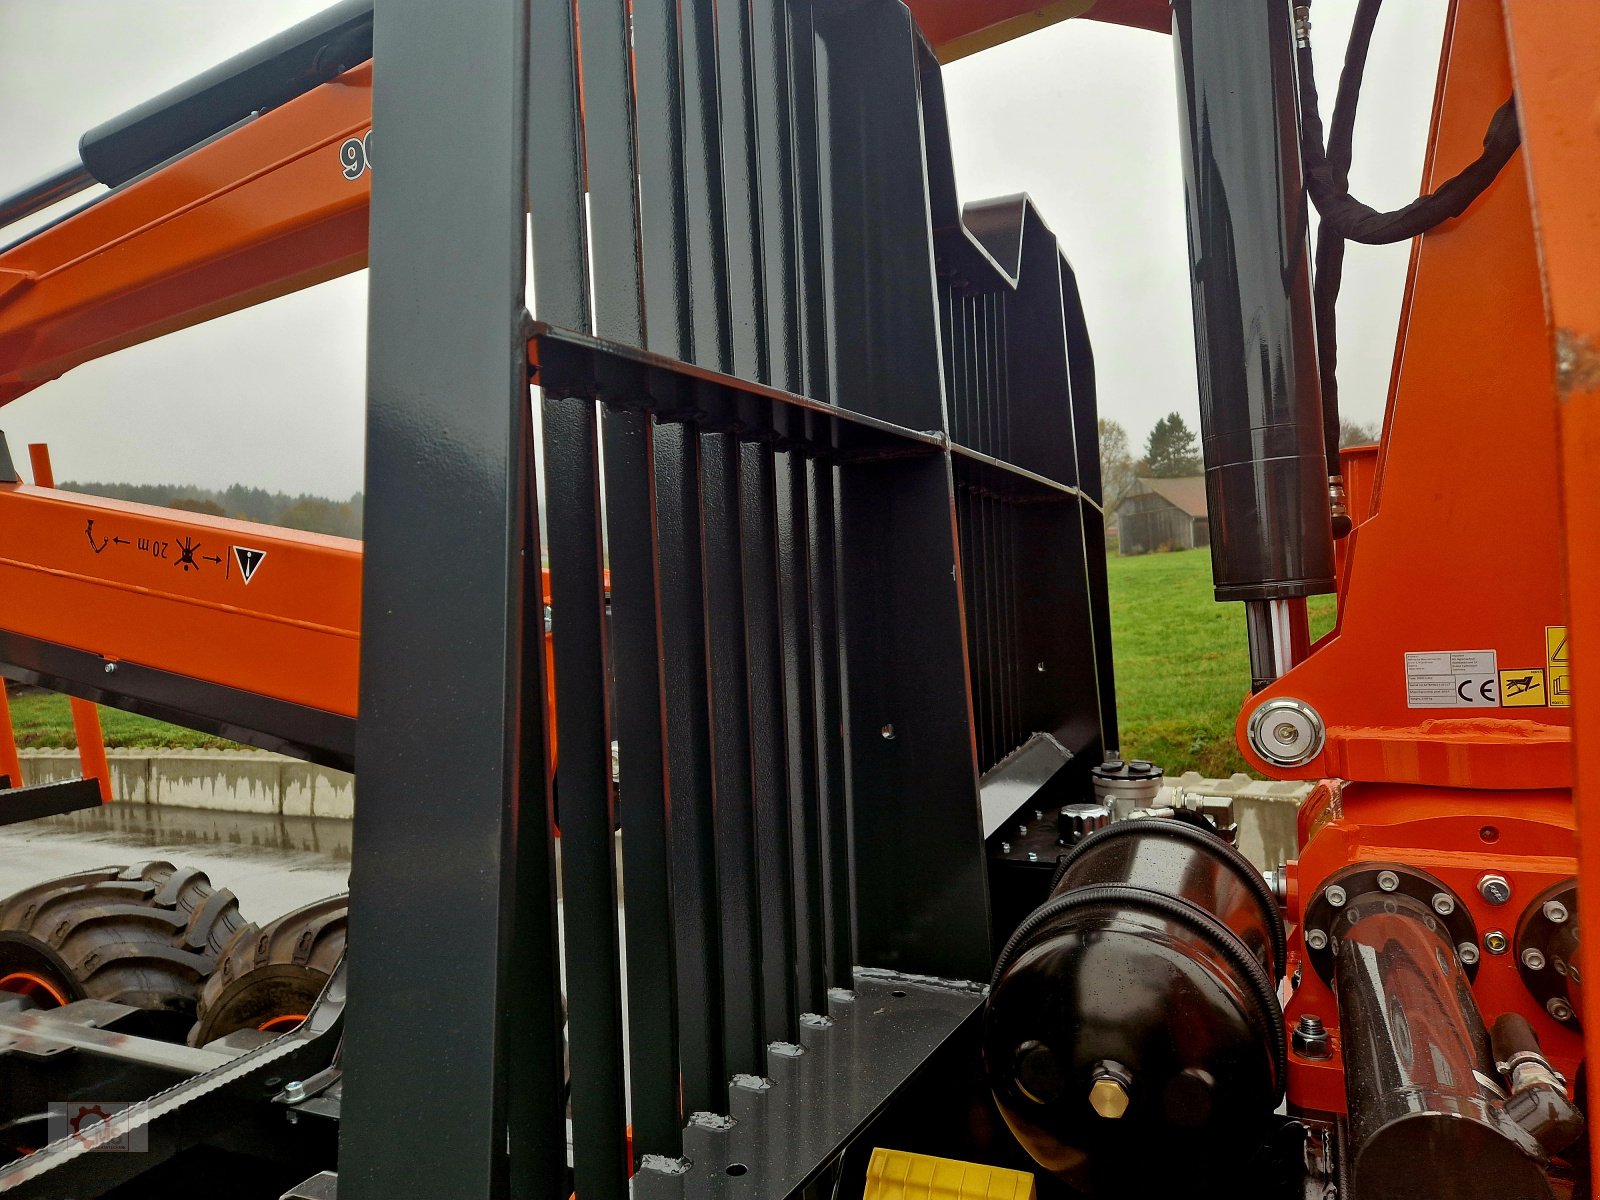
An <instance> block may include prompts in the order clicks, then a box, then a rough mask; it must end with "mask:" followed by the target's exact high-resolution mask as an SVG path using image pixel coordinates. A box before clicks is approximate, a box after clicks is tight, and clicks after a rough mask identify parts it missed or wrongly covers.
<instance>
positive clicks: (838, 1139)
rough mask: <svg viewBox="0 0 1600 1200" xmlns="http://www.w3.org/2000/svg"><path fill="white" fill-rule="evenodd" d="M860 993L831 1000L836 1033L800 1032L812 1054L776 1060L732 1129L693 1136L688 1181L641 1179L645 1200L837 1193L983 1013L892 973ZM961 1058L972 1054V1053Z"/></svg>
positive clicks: (740, 1102)
mask: <svg viewBox="0 0 1600 1200" xmlns="http://www.w3.org/2000/svg"><path fill="white" fill-rule="evenodd" d="M851 986H852V988H853V990H854V994H853V995H852V994H851V993H849V992H845V993H842V994H835V995H834V996H832V997H830V998H829V1004H828V1009H827V1011H826V1012H825V1013H824V1014H823V1015H825V1016H828V1017H829V1018H831V1020H832V1022H833V1023H832V1025H831V1026H828V1027H817V1026H810V1025H808V1026H803V1027H802V1028H801V1030H800V1033H799V1037H798V1041H799V1042H800V1044H801V1045H802V1046H803V1047H804V1049H805V1053H803V1054H799V1055H795V1056H787V1055H781V1054H773V1055H770V1056H769V1057H768V1060H767V1067H766V1073H767V1077H768V1078H769V1080H770V1081H771V1085H772V1086H771V1087H770V1088H767V1089H765V1090H760V1091H756V1090H750V1089H747V1088H734V1089H732V1096H731V1110H730V1113H731V1115H732V1116H733V1118H734V1120H735V1123H734V1124H733V1125H732V1126H731V1127H729V1128H720V1129H719V1128H712V1127H709V1126H706V1125H696V1126H693V1127H691V1128H690V1129H689V1130H688V1132H687V1133H686V1134H685V1137H684V1150H685V1153H686V1154H687V1156H688V1157H689V1159H690V1160H691V1161H692V1162H693V1164H694V1166H693V1168H692V1169H691V1170H690V1171H689V1172H688V1173H687V1174H684V1175H666V1174H662V1173H658V1172H652V1171H646V1172H641V1173H640V1174H639V1175H637V1176H635V1177H634V1180H633V1191H634V1195H635V1196H636V1197H637V1198H638V1200H691V1198H695V1200H745V1198H748V1200H757V1198H760V1200H768V1198H770V1197H775V1196H797V1197H798V1196H802V1195H806V1194H807V1193H805V1192H804V1191H802V1189H803V1188H805V1187H806V1185H807V1184H808V1183H811V1182H812V1181H814V1180H816V1179H817V1178H818V1177H819V1176H820V1177H821V1178H822V1180H823V1182H824V1184H825V1185H828V1186H825V1188H824V1190H823V1191H822V1195H823V1196H831V1195H832V1194H833V1190H834V1189H833V1187H832V1186H831V1183H830V1181H829V1178H828V1171H827V1168H828V1166H829V1164H831V1163H833V1162H835V1161H836V1160H837V1158H838V1156H839V1155H840V1154H841V1153H842V1152H843V1151H844V1149H845V1148H846V1147H847V1146H849V1145H850V1143H851V1141H852V1140H853V1139H855V1138H857V1137H858V1136H859V1135H861V1133H862V1132H863V1130H870V1129H871V1125H870V1122H871V1121H872V1120H873V1119H874V1118H875V1117H877V1116H878V1115H879V1114H880V1113H882V1111H883V1109H884V1108H885V1107H886V1106H887V1105H889V1104H890V1103H891V1102H892V1101H893V1099H894V1098H895V1097H897V1096H904V1095H906V1094H907V1092H908V1090H912V1089H914V1088H915V1086H916V1085H917V1083H918V1082H919V1081H920V1080H921V1079H923V1078H925V1077H926V1076H925V1073H926V1071H927V1070H928V1069H929V1068H931V1067H932V1066H934V1065H935V1064H936V1062H937V1060H938V1059H939V1057H940V1056H941V1049H942V1048H945V1047H947V1045H948V1043H950V1041H951V1039H952V1038H953V1037H955V1036H956V1035H957V1034H958V1033H970V1031H971V1030H972V1027H973V1022H974V1020H975V1017H976V1014H977V1012H978V1011H979V1009H980V1008H981V1006H982V1002H983V997H982V994H981V992H980V991H979V990H978V989H976V988H972V987H939V986H932V985H930V982H929V981H928V980H918V979H903V978H898V977H896V976H894V975H891V974H888V973H887V972H872V973H862V974H860V975H858V976H856V977H855V978H854V979H853V980H852V981H851ZM960 1047H961V1050H962V1051H963V1052H970V1051H969V1048H968V1045H967V1044H966V1043H965V1042H962V1043H960ZM861 1140H862V1141H863V1142H865V1141H866V1140H867V1139H866V1138H862V1139H861ZM730 1168H731V1169H730ZM840 1194H841V1195H842V1194H843V1192H842V1188H841V1190H840Z"/></svg>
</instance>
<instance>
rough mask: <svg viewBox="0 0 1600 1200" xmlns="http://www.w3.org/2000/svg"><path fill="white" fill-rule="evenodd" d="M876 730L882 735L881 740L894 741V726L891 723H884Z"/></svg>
mask: <svg viewBox="0 0 1600 1200" xmlns="http://www.w3.org/2000/svg"><path fill="white" fill-rule="evenodd" d="M878 732H879V733H881V734H882V735H883V740H884V741H886V742H892V741H894V726H893V725H885V726H884V727H883V728H882V729H880V730H878Z"/></svg>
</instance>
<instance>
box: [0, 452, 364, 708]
mask: <svg viewBox="0 0 1600 1200" xmlns="http://www.w3.org/2000/svg"><path fill="white" fill-rule="evenodd" d="M0 528H4V529H6V530H7V536H6V539H5V543H4V545H3V546H0V595H3V596H5V598H6V599H5V604H4V606H3V608H0V627H4V628H5V629H6V630H8V631H9V632H12V633H17V634H22V635H24V636H26V637H31V638H35V639H38V640H41V641H45V642H51V643H54V644H56V645H61V646H67V647H71V648H73V649H77V650H82V651H86V652H88V653H92V654H96V655H99V656H100V657H102V658H104V659H106V660H108V661H111V662H117V661H128V662H135V663H138V664H140V665H142V666H147V667H154V668H157V669H160V670H164V671H170V672H172V673H174V674H178V675H185V676H188V677H190V678H194V679H201V680H204V681H206V682H208V683H216V684H222V685H224V686H227V687H232V688H238V689H240V690H243V691H250V692H255V693H258V694H260V695H263V696H270V697H273V698H274V699H278V700H284V701H288V702H290V703H294V704H300V705H304V706H306V707H309V708H315V709H322V710H324V711H327V712H331V713H336V714H339V715H342V716H354V715H355V711H356V677H357V676H356V667H357V658H358V653H357V651H358V640H359V630H360V612H361V543H360V542H354V541H350V540H348V539H346V538H335V537H325V536H323V535H320V534H312V533H301V532H299V531H296V530H288V529H275V528H272V527H269V526H263V525H255V524H251V523H249V522H246V521H233V520H228V519H226V518H223V517H208V516H203V515H201V514H197V513H186V512H177V511H174V510H171V509H165V508H155V507H152V506H150V505H144V504H128V503H125V502H122V501H117V500H106V499H101V498H99V497H92V496H79V495H74V494H71V493H67V492H58V491H54V490H52V489H49V488H39V487H30V486H28V485H26V484H6V485H0ZM236 548H240V549H244V550H248V551H253V552H259V553H264V554H265V558H262V559H260V560H259V565H257V567H256V568H255V572H254V574H253V575H252V576H251V577H250V578H249V580H248V581H247V580H246V579H245V576H244V573H243V571H242V570H241V567H240V562H239V558H238V556H237V555H236V553H235V551H236ZM246 557H247V559H248V558H249V556H246Z"/></svg>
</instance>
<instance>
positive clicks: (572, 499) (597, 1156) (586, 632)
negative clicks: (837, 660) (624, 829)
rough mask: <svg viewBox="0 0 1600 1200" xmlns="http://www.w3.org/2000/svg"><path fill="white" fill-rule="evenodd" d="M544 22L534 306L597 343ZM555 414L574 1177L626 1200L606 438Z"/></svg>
mask: <svg viewBox="0 0 1600 1200" xmlns="http://www.w3.org/2000/svg"><path fill="white" fill-rule="evenodd" d="M532 12H533V21H532V53H531V60H530V63H529V79H530V81H531V85H530V89H529V90H530V96H529V103H530V110H531V116H530V122H529V170H528V173H527V194H528V201H529V206H530V209H531V213H532V218H533V239H534V245H533V260H534V295H535V302H536V307H537V311H538V315H539V316H540V317H542V318H544V319H546V320H548V321H550V322H551V323H553V324H556V325H561V326H564V327H566V328H569V329H576V330H580V331H586V330H587V329H588V328H589V324H590V317H589V273H588V245H589V242H588V236H587V223H586V221H585V219H584V182H585V180H584V153H583V132H582V126H581V118H580V106H579V97H578V90H577V61H576V44H577V39H576V31H575V29H574V24H573V17H574V14H573V9H572V6H571V5H570V4H568V3H565V2H559V3H540V4H534V5H533V6H532ZM595 36H603V35H595ZM543 409H544V436H545V462H546V470H545V500H546V512H547V515H548V528H549V531H550V541H549V554H550V592H551V611H552V614H553V629H552V632H553V633H554V634H555V637H554V642H555V672H556V718H557V747H558V761H557V776H558V781H559V782H558V789H559V798H560V814H559V815H560V820H561V832H562V846H561V850H562V880H563V883H564V888H563V901H564V903H563V917H564V927H565V932H566V939H565V946H566V967H567V996H568V1001H569V1005H568V1029H569V1033H570V1038H571V1046H572V1055H571V1058H572V1071H571V1074H572V1079H571V1095H572V1115H573V1132H572V1142H573V1169H574V1178H575V1181H576V1185H577V1187H578V1189H579V1190H581V1191H582V1192H583V1194H584V1195H585V1196H586V1197H587V1198H588V1200H614V1198H617V1197H621V1196H623V1195H625V1194H626V1192H627V1168H628V1162H627V1154H626V1133H625V1129H626V1124H625V1122H626V1117H625V1114H624V1112H623V1087H622V1080H623V1070H624V1063H623V1055H622V997H621V980H620V968H619V962H618V949H619V946H618V937H617V907H616V904H617V879H616V858H615V854H614V844H613V841H612V830H613V829H614V828H615V814H614V811H613V806H612V792H611V735H610V723H609V719H608V717H609V712H608V705H607V689H606V674H607V664H606V640H605V625H606V622H605V589H604V576H603V562H602V549H601V547H602V540H603V539H602V532H601V512H600V469H599V445H598V441H599V438H598V432H597V430H596V415H595V409H594V403H593V401H592V400H590V399H588V398H586V397H574V398H568V397H563V396H558V395H552V394H551V393H549V392H548V391H547V392H546V393H545V396H544V403H543Z"/></svg>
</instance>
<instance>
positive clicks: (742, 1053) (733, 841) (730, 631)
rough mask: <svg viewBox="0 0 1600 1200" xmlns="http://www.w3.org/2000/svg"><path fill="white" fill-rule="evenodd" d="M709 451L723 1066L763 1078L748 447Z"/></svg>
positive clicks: (709, 608) (705, 478)
mask: <svg viewBox="0 0 1600 1200" xmlns="http://www.w3.org/2000/svg"><path fill="white" fill-rule="evenodd" d="M700 444H701V459H700V489H701V509H700V513H701V521H702V531H701V533H702V539H703V540H702V549H703V553H704V556H705V558H704V563H705V568H704V569H705V599H706V665H707V670H708V674H709V677H710V698H711V757H712V773H713V786H714V789H715V790H714V792H713V795H714V797H715V812H716V846H717V885H718V901H719V904H720V906H721V909H722V1019H723V1022H724V1024H723V1039H722V1040H723V1052H724V1054H725V1055H726V1062H725V1064H724V1065H725V1067H726V1069H727V1070H728V1072H729V1073H730V1074H742V1075H760V1074H761V1072H762V1067H763V1065H764V1063H765V1061H766V1039H765V1038H764V1036H763V1029H764V1023H763V1020H762V1014H761V1009H762V1000H763V998H764V997H763V993H762V989H761V952H762V946H761V913H760V898H759V895H758V892H757V887H758V880H757V876H756V844H755V839H756V830H755V795H754V790H753V783H752V778H751V758H750V688H751V686H752V683H751V680H750V678H749V674H748V670H749V668H748V659H747V656H746V648H745V606H744V581H743V573H742V571H741V570H740V565H741V564H740V550H741V539H740V530H739V526H740V519H739V513H740V510H739V443H738V442H737V441H736V440H735V439H734V438H733V436H732V435H730V434H725V433H715V434H709V433H708V434H706V435H705V436H703V437H702V438H701V440H700Z"/></svg>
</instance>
